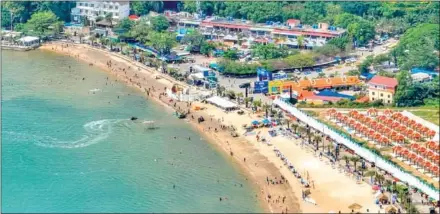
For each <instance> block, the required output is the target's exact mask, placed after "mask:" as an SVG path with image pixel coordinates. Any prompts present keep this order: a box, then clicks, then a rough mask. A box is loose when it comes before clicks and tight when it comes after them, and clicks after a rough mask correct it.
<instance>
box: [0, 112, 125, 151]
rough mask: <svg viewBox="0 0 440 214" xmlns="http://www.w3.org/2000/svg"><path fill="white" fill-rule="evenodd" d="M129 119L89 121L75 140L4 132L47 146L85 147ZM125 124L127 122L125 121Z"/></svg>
mask: <svg viewBox="0 0 440 214" xmlns="http://www.w3.org/2000/svg"><path fill="white" fill-rule="evenodd" d="M123 121H128V120H127V119H105V120H97V121H92V122H88V123H86V124H84V125H83V128H84V130H85V131H86V134H84V135H83V136H82V137H81V138H80V139H78V140H73V141H63V140H60V139H57V138H53V137H50V136H39V135H32V134H24V133H17V132H12V131H6V132H4V134H7V135H11V136H13V138H14V140H26V141H30V142H32V143H33V144H35V145H37V146H41V147H47V148H63V149H75V148H83V147H87V146H90V145H93V144H96V143H99V142H101V141H102V140H105V139H107V138H108V137H109V136H110V134H111V133H112V132H113V127H114V125H116V124H118V123H121V122H123ZM124 125H125V123H124Z"/></svg>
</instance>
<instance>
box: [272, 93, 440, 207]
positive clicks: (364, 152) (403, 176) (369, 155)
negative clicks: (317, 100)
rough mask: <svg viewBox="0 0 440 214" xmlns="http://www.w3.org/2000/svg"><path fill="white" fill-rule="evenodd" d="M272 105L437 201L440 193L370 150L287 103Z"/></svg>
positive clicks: (282, 101)
mask: <svg viewBox="0 0 440 214" xmlns="http://www.w3.org/2000/svg"><path fill="white" fill-rule="evenodd" d="M273 103H274V104H276V105H278V106H279V107H280V108H282V109H283V110H285V111H287V112H289V113H290V114H292V115H293V116H295V117H296V118H298V119H299V120H301V121H303V122H304V123H307V124H308V125H309V126H311V127H313V128H315V129H316V130H319V131H321V132H322V133H324V134H326V135H328V136H329V137H330V138H332V139H333V140H334V141H336V142H338V143H342V144H344V145H345V146H346V147H348V148H349V149H351V150H353V151H355V153H356V154H357V155H359V156H361V157H362V158H364V159H365V160H367V161H369V162H374V163H375V164H376V166H377V167H379V168H381V169H384V170H385V171H387V172H388V173H390V174H392V175H393V176H394V177H396V178H398V179H399V180H401V181H403V182H407V183H408V184H409V185H411V186H414V187H416V188H417V189H419V190H420V191H422V192H424V193H426V194H427V195H429V197H431V198H434V199H435V200H437V201H438V200H439V198H440V191H439V190H437V189H435V188H433V187H431V186H429V185H428V184H426V183H425V182H424V181H422V180H420V179H418V178H416V177H415V176H414V175H412V174H409V173H407V172H404V171H402V170H401V169H399V168H398V167H397V166H396V165H394V164H393V163H391V162H389V161H387V160H385V159H384V158H382V157H381V156H379V155H376V154H374V153H373V152H371V151H370V150H368V149H366V148H364V147H361V146H359V145H357V144H356V143H355V142H353V141H351V140H350V139H348V138H346V137H344V136H342V135H340V134H338V133H337V132H335V131H333V130H332V129H330V128H329V127H327V126H326V125H324V124H322V123H321V122H319V121H317V120H316V119H314V118H312V117H309V116H307V114H305V113H304V112H302V111H301V110H299V109H297V108H295V107H294V106H293V105H292V104H290V103H287V102H285V101H284V100H281V99H276V100H275V101H274V102H273Z"/></svg>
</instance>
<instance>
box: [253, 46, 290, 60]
mask: <svg viewBox="0 0 440 214" xmlns="http://www.w3.org/2000/svg"><path fill="white" fill-rule="evenodd" d="M287 54H288V50H287V49H286V48H278V47H276V46H275V45H274V44H267V45H262V44H257V45H253V46H252V55H253V56H255V57H259V58H261V59H276V58H282V57H286V56H287Z"/></svg>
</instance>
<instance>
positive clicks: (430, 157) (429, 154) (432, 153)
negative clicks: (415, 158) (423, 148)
mask: <svg viewBox="0 0 440 214" xmlns="http://www.w3.org/2000/svg"><path fill="white" fill-rule="evenodd" d="M433 156H434V152H433V151H431V150H428V151H427V152H426V153H425V157H427V158H429V159H432V157H433Z"/></svg>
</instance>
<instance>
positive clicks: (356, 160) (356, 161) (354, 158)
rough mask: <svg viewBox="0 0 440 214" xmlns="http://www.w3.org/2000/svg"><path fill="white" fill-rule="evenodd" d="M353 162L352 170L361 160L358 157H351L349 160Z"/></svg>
mask: <svg viewBox="0 0 440 214" xmlns="http://www.w3.org/2000/svg"><path fill="white" fill-rule="evenodd" d="M350 159H351V161H353V164H354V169H355V170H356V164H357V163H358V162H359V161H360V160H361V159H360V158H359V157H358V156H353V157H351V158H350Z"/></svg>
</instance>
